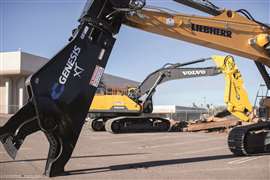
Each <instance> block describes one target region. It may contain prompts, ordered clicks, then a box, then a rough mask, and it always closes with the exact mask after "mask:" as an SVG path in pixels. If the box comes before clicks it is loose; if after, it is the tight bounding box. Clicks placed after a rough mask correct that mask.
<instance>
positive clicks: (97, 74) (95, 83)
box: [89, 66, 104, 87]
mask: <svg viewBox="0 0 270 180" xmlns="http://www.w3.org/2000/svg"><path fill="white" fill-rule="evenodd" d="M103 72H104V68H103V67H100V66H96V68H95V71H94V73H93V75H92V77H91V80H90V83H89V84H90V85H92V86H94V87H98V84H99V81H100V79H101V77H102V75H103Z"/></svg>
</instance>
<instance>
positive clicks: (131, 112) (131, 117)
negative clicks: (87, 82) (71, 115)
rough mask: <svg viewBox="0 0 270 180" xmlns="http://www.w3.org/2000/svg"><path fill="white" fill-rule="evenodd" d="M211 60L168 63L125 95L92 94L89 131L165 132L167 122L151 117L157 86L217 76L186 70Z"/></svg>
mask: <svg viewBox="0 0 270 180" xmlns="http://www.w3.org/2000/svg"><path fill="white" fill-rule="evenodd" d="M211 59H212V58H202V59H198V60H193V61H189V62H185V63H175V64H171V63H167V64H165V65H164V66H163V67H162V68H159V69H158V70H156V71H154V72H152V73H150V74H149V75H148V76H147V77H146V78H145V79H144V80H143V81H142V83H140V84H139V86H138V87H135V88H130V89H129V91H128V94H127V95H95V97H94V99H93V101H92V104H91V106H90V109H89V115H90V117H91V119H90V120H89V124H90V127H91V129H92V130H94V131H102V130H105V129H106V130H107V131H109V132H112V133H123V132H125V133H126V132H150V131H152V132H153V131H168V130H169V129H170V128H171V125H170V120H168V119H165V118H163V117H160V116H158V115H155V114H152V111H153V100H152V97H153V95H154V94H155V92H156V88H157V86H158V85H160V84H162V83H165V82H168V81H171V80H177V79H186V78H198V77H205V76H215V75H219V74H220V73H221V71H220V70H219V69H218V68H217V67H216V66H213V67H188V65H194V64H197V63H202V62H205V61H208V60H211Z"/></svg>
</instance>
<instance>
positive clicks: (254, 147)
mask: <svg viewBox="0 0 270 180" xmlns="http://www.w3.org/2000/svg"><path fill="white" fill-rule="evenodd" d="M228 146H229V148H230V150H231V152H232V153H233V154H234V155H236V156H245V155H252V154H259V153H270V122H259V123H256V124H250V125H244V126H239V127H235V128H233V129H232V130H231V131H230V133H229V136H228Z"/></svg>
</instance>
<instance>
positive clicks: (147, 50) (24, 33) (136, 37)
mask: <svg viewBox="0 0 270 180" xmlns="http://www.w3.org/2000/svg"><path fill="white" fill-rule="evenodd" d="M85 2H86V1H85V0H0V17H1V18H0V51H16V50H18V49H19V48H20V49H21V50H22V51H24V52H28V53H32V54H35V55H39V56H43V57H47V58H51V57H52V56H53V55H54V54H56V53H57V52H58V51H59V50H60V49H61V48H62V47H63V46H64V45H65V44H66V43H67V40H68V38H69V37H70V34H71V31H72V29H74V28H75V27H76V26H77V25H78V23H77V19H78V17H79V16H80V14H81V11H82V9H83V6H84V3H85ZM212 2H213V3H215V4H216V5H217V6H219V7H223V8H227V9H232V10H237V9H247V10H248V11H249V12H250V13H251V14H252V15H253V16H254V18H255V19H257V20H259V21H262V22H265V23H268V24H270V1H269V0H212ZM147 4H150V5H156V6H161V7H167V8H170V9H173V10H177V11H179V12H181V13H186V14H199V15H202V13H200V12H198V11H196V10H193V9H190V8H188V7H185V6H183V5H180V4H177V3H175V2H173V1H171V0H148V1H147ZM214 54H217V55H227V54H226V53H224V52H221V51H216V50H212V49H208V48H204V47H201V46H197V45H193V44H190V43H187V42H182V41H179V40H174V39H169V38H166V37H162V36H158V35H154V34H150V33H146V32H143V31H140V30H137V29H132V28H129V27H126V26H123V27H122V28H121V31H120V33H119V35H118V37H117V42H116V45H115V47H114V49H113V52H112V54H111V57H110V59H109V63H108V65H107V68H106V72H107V73H110V74H114V75H118V76H122V77H125V78H129V79H133V80H136V81H142V80H143V79H144V78H145V77H146V75H148V74H149V73H150V72H152V71H154V70H156V69H157V68H160V67H161V66H162V65H163V64H165V63H167V62H172V63H175V62H184V61H190V60H194V59H198V58H202V57H210V56H212V55H214ZM235 59H236V62H237V65H238V67H239V69H240V70H241V72H242V75H243V77H244V82H245V86H246V89H247V90H248V93H249V97H250V100H251V102H252V103H253V102H254V98H255V95H256V91H257V89H258V86H259V83H261V82H262V79H261V77H260V75H259V73H258V71H257V69H256V68H255V65H254V62H252V61H250V60H247V59H245V58H241V57H237V56H235ZM204 65H205V64H204ZM206 65H214V64H213V63H211V62H210V63H208V64H206ZM223 93H224V79H223V76H222V75H220V76H216V77H207V78H197V79H186V80H178V81H172V82H168V83H165V84H162V85H161V86H160V87H159V88H158V89H157V93H156V94H155V98H154V102H155V104H176V105H192V103H193V102H195V103H197V104H198V105H200V104H203V103H204V101H205V100H206V102H207V103H210V104H215V105H222V104H224V103H223Z"/></svg>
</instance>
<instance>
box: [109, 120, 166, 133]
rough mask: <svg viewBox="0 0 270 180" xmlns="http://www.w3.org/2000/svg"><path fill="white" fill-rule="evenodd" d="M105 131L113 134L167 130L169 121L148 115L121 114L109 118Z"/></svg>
mask: <svg viewBox="0 0 270 180" xmlns="http://www.w3.org/2000/svg"><path fill="white" fill-rule="evenodd" d="M105 129H106V131H108V132H110V133H114V134H119V133H133V132H168V131H170V129H171V122H170V121H169V120H168V119H165V118H160V117H150V116H122V117H117V118H113V119H109V120H107V121H106V123H105Z"/></svg>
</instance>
